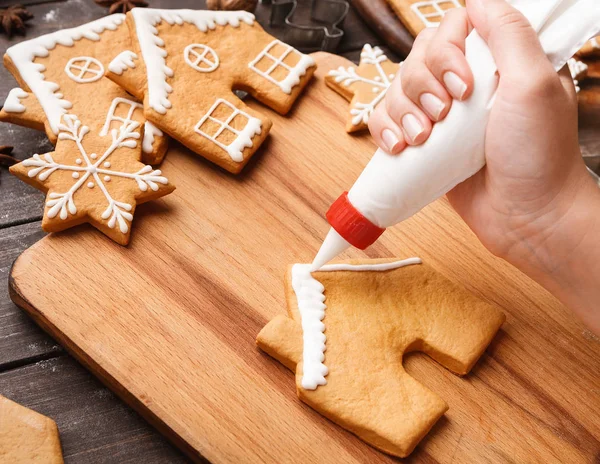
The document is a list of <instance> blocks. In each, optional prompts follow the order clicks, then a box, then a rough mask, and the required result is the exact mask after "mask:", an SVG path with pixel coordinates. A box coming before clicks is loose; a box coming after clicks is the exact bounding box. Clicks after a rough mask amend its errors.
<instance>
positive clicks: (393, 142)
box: [381, 129, 400, 154]
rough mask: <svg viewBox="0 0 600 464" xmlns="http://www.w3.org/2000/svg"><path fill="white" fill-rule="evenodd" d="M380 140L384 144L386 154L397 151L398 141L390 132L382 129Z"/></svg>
mask: <svg viewBox="0 0 600 464" xmlns="http://www.w3.org/2000/svg"><path fill="white" fill-rule="evenodd" d="M381 138H382V140H383V143H385V146H386V149H387V151H388V153H391V154H394V153H396V152H397V151H398V150H399V148H400V139H399V138H398V136H397V135H396V134H395V133H394V132H393V131H392V130H390V129H384V130H383V132H382V133H381Z"/></svg>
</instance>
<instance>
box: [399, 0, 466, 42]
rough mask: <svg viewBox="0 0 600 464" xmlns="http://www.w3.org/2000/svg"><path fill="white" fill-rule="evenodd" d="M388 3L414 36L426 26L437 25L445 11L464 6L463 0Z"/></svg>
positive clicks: (411, 0)
mask: <svg viewBox="0 0 600 464" xmlns="http://www.w3.org/2000/svg"><path fill="white" fill-rule="evenodd" d="M388 3H389V4H390V6H391V7H392V9H393V10H394V12H395V13H396V15H397V16H398V18H400V21H402V24H404V26H406V28H407V29H408V31H409V32H410V33H411V34H412V35H413V36H415V37H416V36H417V34H418V33H419V32H421V31H422V30H423V29H425V28H426V27H437V26H438V25H439V24H440V21H441V20H442V18H443V17H444V15H445V14H446V12H447V11H449V10H452V9H453V8H460V7H463V6H465V2H464V0H388Z"/></svg>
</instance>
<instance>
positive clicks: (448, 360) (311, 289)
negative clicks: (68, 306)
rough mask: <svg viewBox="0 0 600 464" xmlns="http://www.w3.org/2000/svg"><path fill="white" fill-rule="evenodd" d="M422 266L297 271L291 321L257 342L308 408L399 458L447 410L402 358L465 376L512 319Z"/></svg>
mask: <svg viewBox="0 0 600 464" xmlns="http://www.w3.org/2000/svg"><path fill="white" fill-rule="evenodd" d="M420 263H421V260H419V259H418V258H411V259H409V260H404V261H391V260H367V261H359V260H354V261H348V262H345V263H342V264H337V265H336V264H334V265H327V266H324V267H323V268H321V270H319V271H317V272H313V273H312V275H311V273H310V271H309V270H310V265H308V264H296V265H294V266H292V267H291V268H290V269H289V270H288V273H287V275H286V282H285V287H286V299H287V302H288V317H286V316H278V317H276V318H275V319H273V320H272V321H271V322H269V323H268V324H267V325H266V326H265V327H264V328H263V330H262V331H261V332H260V333H259V335H258V338H257V343H258V346H259V347H260V348H261V349H262V350H263V351H265V352H266V353H268V354H269V355H271V356H273V357H274V358H276V359H277V360H279V361H280V362H281V363H283V364H284V365H285V366H286V367H288V368H289V369H291V370H295V371H296V387H297V392H298V396H299V398H300V399H301V400H302V401H304V402H305V403H307V404H308V405H309V406H311V407H312V408H314V409H315V410H317V411H318V412H319V413H321V414H323V415H324V416H326V417H328V418H329V419H331V420H332V421H334V422H336V423H337V424H339V425H340V426H342V427H344V428H345V429H347V430H349V431H351V432H352V433H354V434H356V435H357V436H358V437H360V438H361V439H362V440H364V441H366V442H367V443H369V444H371V445H373V446H375V447H376V448H379V449H380V450H382V451H385V452H387V453H389V454H392V455H395V456H400V457H404V456H407V455H409V454H410V453H411V452H412V450H413V449H414V448H415V446H416V445H417V444H418V443H419V441H420V440H421V439H422V438H423V437H424V436H425V435H426V434H427V432H428V431H429V430H430V429H431V427H432V426H433V424H435V422H436V421H437V420H438V419H439V418H440V417H441V416H442V415H443V414H444V412H445V411H446V410H447V409H448V406H447V404H446V403H445V401H444V400H443V399H442V398H440V397H439V396H438V395H436V394H435V393H433V392H432V391H430V390H428V389H427V388H425V387H424V386H423V385H421V384H420V383H419V382H417V381H416V380H415V379H413V378H412V377H411V376H410V375H408V374H407V373H406V371H405V370H404V368H403V366H402V355H403V354H404V353H407V352H410V351H422V352H424V353H427V354H428V355H429V356H431V357H432V358H433V359H435V360H436V361H437V362H439V363H440V364H442V365H443V366H445V367H446V368H448V369H450V370H451V371H453V372H455V373H457V374H459V375H465V374H467V373H468V372H469V371H470V370H471V368H472V367H473V365H474V364H475V362H476V361H477V360H478V359H479V357H480V356H481V355H482V353H483V352H484V350H485V348H486V347H487V346H488V344H489V343H490V342H491V340H492V339H493V338H494V335H495V334H496V332H497V331H498V329H499V328H500V326H501V325H502V323H503V322H504V319H505V317H504V315H503V314H502V313H501V312H500V311H499V310H497V309H496V308H494V307H493V306H491V305H490V304H488V303H486V302H484V301H482V300H480V299H478V298H477V297H475V296H474V295H473V294H471V293H470V292H468V291H467V290H465V289H464V288H461V287H458V286H457V285H455V284H454V283H452V282H450V281H449V280H447V279H446V278H445V277H443V276H442V275H441V274H439V273H437V272H436V271H434V270H433V269H431V268H430V267H428V266H426V265H423V264H420ZM374 391H376V392H377V394H376V395H374V394H373V392H374Z"/></svg>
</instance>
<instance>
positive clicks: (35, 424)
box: [0, 396, 63, 464]
mask: <svg viewBox="0 0 600 464" xmlns="http://www.w3.org/2000/svg"><path fill="white" fill-rule="evenodd" d="M0 462H3V463H7V464H8V463H10V464H62V463H63V458H62V451H61V447H60V437H59V435H58V428H57V427H56V424H55V423H54V421H53V420H52V419H49V418H48V417H46V416H42V415H41V414H39V413H37V412H35V411H32V410H31V409H28V408H26V407H24V406H21V405H20V404H17V403H15V402H13V401H10V400H9V399H7V398H5V397H3V396H0Z"/></svg>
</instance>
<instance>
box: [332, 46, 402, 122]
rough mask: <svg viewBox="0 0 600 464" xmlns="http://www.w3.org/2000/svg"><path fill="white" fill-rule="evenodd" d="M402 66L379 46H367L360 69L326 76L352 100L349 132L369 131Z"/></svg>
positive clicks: (364, 48)
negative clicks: (372, 117) (380, 103)
mask: <svg viewBox="0 0 600 464" xmlns="http://www.w3.org/2000/svg"><path fill="white" fill-rule="evenodd" d="M400 64H401V63H393V62H392V61H390V59H389V58H388V57H387V56H386V55H385V54H384V53H383V50H381V49H380V48H379V47H371V45H369V44H366V45H365V46H364V47H363V49H362V52H361V54H360V64H359V65H358V67H354V66H350V67H348V68H345V67H343V66H340V67H339V68H338V69H332V70H331V71H329V73H328V74H327V76H326V77H325V82H326V83H327V85H328V86H329V87H331V88H332V89H333V90H335V91H336V92H337V93H339V94H340V95H342V96H343V97H345V98H346V99H347V100H350V114H349V116H348V120H347V122H346V132H350V133H351V132H357V131H359V130H363V129H366V128H367V124H368V123H369V117H370V116H371V114H372V113H373V110H375V107H376V106H377V105H378V104H379V102H381V101H382V100H383V98H384V97H385V94H386V92H387V90H388V89H389V87H390V85H391V83H392V80H393V79H394V77H396V73H397V72H398V69H399V68H400Z"/></svg>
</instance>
